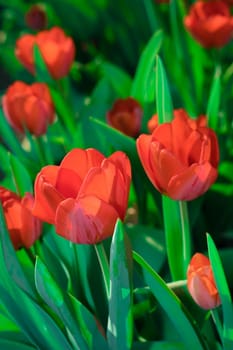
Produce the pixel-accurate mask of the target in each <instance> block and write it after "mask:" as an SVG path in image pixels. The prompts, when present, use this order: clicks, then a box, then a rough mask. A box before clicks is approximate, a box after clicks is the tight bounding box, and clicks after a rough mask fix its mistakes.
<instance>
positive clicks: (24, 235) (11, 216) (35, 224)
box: [0, 186, 42, 249]
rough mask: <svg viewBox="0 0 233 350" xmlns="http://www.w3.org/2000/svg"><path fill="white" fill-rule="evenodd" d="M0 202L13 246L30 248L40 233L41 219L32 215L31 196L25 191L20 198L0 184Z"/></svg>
mask: <svg viewBox="0 0 233 350" xmlns="http://www.w3.org/2000/svg"><path fill="white" fill-rule="evenodd" d="M0 202H1V204H2V207H3V212H4V216H5V220H6V225H7V228H8V230H9V234H10V238H11V241H12V243H13V246H14V248H15V249H19V248H21V247H25V248H30V247H31V246H32V245H33V243H34V242H35V241H36V240H37V239H38V238H39V236H40V235H41V229H42V225H41V221H40V220H39V219H38V218H36V217H34V216H33V215H32V207H33V204H34V198H33V196H32V195H31V194H30V193H26V194H25V196H24V197H23V198H20V197H19V196H18V195H17V194H16V193H14V192H11V191H9V190H7V189H6V188H4V187H2V186H0Z"/></svg>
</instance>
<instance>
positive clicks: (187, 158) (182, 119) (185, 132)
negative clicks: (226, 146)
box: [137, 109, 219, 200]
mask: <svg viewBox="0 0 233 350" xmlns="http://www.w3.org/2000/svg"><path fill="white" fill-rule="evenodd" d="M204 122H205V118H203V116H201V117H200V118H199V119H197V120H194V119H191V118H190V117H189V116H188V115H187V113H186V112H185V111H184V110H182V109H179V110H175V111H174V119H173V120H172V122H170V123H164V124H160V125H158V126H157V127H156V128H155V129H154V131H153V133H152V134H151V135H145V134H142V135H140V136H139V138H138V139H137V150H138V154H139V157H140V160H141V162H142V165H143V167H144V169H145V172H146V174H147V176H148V177H149V179H150V181H151V182H152V183H153V185H154V186H155V187H156V188H157V190H158V191H160V192H161V193H162V194H165V195H167V196H169V197H171V198H172V199H175V200H192V199H195V198H197V197H199V196H200V195H202V194H203V193H204V192H206V191H207V190H208V189H209V187H210V186H211V185H212V184H213V183H214V181H215V180H216V178H217V166H218V162H219V148H218V141H217V137H216V134H215V133H214V131H213V130H211V129H210V128H208V127H206V126H204V125H203V124H204Z"/></svg>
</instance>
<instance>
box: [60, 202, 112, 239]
mask: <svg viewBox="0 0 233 350" xmlns="http://www.w3.org/2000/svg"><path fill="white" fill-rule="evenodd" d="M117 218H118V213H117V212H116V211H115V209H114V208H113V207H112V206H110V205H109V204H107V203H105V202H103V201H101V200H99V199H98V198H96V197H93V196H88V197H86V198H83V199H80V200H79V201H75V200H73V199H70V198H69V199H66V200H64V201H63V202H62V203H61V204H60V205H59V207H58V209H57V213H56V219H55V225H56V232H57V233H58V234H59V235H61V236H63V237H65V238H66V239H68V240H70V241H72V242H74V243H81V244H95V243H98V242H99V241H102V240H104V239H105V238H107V237H109V236H111V235H112V234H113V230H114V225H115V223H116V220H117Z"/></svg>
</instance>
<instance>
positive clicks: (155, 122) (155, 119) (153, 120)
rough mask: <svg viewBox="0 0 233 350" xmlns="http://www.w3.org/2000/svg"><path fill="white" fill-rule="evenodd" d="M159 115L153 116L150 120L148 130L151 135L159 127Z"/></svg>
mask: <svg viewBox="0 0 233 350" xmlns="http://www.w3.org/2000/svg"><path fill="white" fill-rule="evenodd" d="M158 123H159V122H158V114H154V115H152V117H151V118H150V119H149V120H148V123H147V129H148V131H149V133H150V134H152V132H153V131H154V129H155V128H156V127H157V126H158Z"/></svg>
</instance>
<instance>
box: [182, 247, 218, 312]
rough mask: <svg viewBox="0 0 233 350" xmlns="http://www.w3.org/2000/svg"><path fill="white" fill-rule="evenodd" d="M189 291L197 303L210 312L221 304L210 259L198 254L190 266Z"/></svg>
mask: <svg viewBox="0 0 233 350" xmlns="http://www.w3.org/2000/svg"><path fill="white" fill-rule="evenodd" d="M187 280H188V290H189V293H190V294H191V296H192V298H193V299H194V300H195V302H196V303H197V304H198V305H199V306H200V307H202V308H203V309H206V310H209V309H214V308H215V307H217V306H219V305H220V304H221V300H220V298H219V294H218V290H217V287H216V284H215V281H214V276H213V271H212V268H211V265H210V261H209V259H208V258H207V257H206V256H205V255H203V254H200V253H196V254H195V255H194V256H193V257H192V259H191V261H190V264H189V266H188V271H187Z"/></svg>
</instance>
